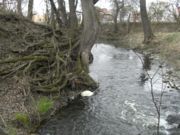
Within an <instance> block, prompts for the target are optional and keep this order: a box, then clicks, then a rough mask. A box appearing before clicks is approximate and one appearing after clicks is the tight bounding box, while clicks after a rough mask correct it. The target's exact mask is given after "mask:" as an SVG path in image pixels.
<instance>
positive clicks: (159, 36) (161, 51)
mask: <svg viewBox="0 0 180 135" xmlns="http://www.w3.org/2000/svg"><path fill="white" fill-rule="evenodd" d="M102 39H107V40H106V41H107V42H113V43H114V44H115V46H117V47H123V48H129V49H133V50H137V51H140V52H141V53H148V54H152V55H158V56H160V58H161V59H162V60H165V61H166V62H168V63H169V65H172V67H173V68H174V70H175V71H176V73H178V76H180V46H179V43H180V32H169V33H168V32H166V33H162V32H158V33H155V37H154V39H153V41H152V42H151V43H149V44H143V43H142V41H143V33H142V32H136V33H134V32H133V33H130V34H127V35H125V36H122V35H118V34H114V35H113V34H112V35H103V36H102Z"/></svg>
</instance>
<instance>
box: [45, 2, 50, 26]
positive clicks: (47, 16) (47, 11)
mask: <svg viewBox="0 0 180 135" xmlns="http://www.w3.org/2000/svg"><path fill="white" fill-rule="evenodd" d="M45 3H46V15H45V21H46V24H50V16H51V15H50V11H49V0H45Z"/></svg>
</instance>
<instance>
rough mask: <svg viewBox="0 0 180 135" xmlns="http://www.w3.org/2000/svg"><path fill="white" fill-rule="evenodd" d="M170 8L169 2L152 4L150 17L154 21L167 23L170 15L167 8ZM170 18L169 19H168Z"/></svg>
mask: <svg viewBox="0 0 180 135" xmlns="http://www.w3.org/2000/svg"><path fill="white" fill-rule="evenodd" d="M168 7H169V3H168V2H156V3H155V2H152V3H151V5H150V7H149V17H150V19H151V20H152V21H156V22H160V21H167V19H168V18H169V16H168V15H169V13H168V12H167V11H168V10H167V8H168ZM167 16H168V18H167Z"/></svg>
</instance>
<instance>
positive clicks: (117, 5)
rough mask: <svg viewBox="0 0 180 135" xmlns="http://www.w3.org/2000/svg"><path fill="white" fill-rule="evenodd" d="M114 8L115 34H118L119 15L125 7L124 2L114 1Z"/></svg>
mask: <svg viewBox="0 0 180 135" xmlns="http://www.w3.org/2000/svg"><path fill="white" fill-rule="evenodd" d="M113 3H114V6H115V13H114V32H115V33H116V32H118V31H119V28H118V15H119V12H120V9H121V8H123V7H124V0H122V1H119V0H114V1H113Z"/></svg>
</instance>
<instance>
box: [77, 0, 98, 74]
mask: <svg viewBox="0 0 180 135" xmlns="http://www.w3.org/2000/svg"><path fill="white" fill-rule="evenodd" d="M81 5H82V11H83V23H84V24H83V26H84V28H83V32H82V36H81V46H80V55H81V63H82V65H83V68H84V70H85V71H87V72H88V65H89V63H90V56H91V49H92V47H93V45H94V43H95V41H96V39H97V35H98V31H99V22H98V19H97V18H98V17H97V14H96V9H95V7H94V4H93V1H92V0H81Z"/></svg>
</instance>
